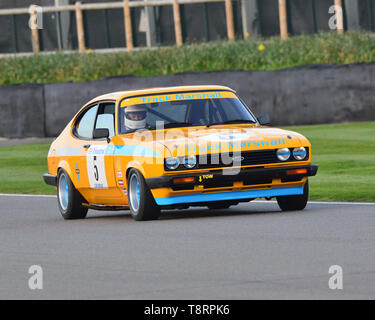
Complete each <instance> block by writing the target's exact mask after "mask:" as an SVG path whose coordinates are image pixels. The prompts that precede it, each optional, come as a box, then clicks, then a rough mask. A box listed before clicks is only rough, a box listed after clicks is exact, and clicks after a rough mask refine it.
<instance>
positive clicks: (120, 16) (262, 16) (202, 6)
mask: <svg viewBox="0 0 375 320" xmlns="http://www.w3.org/2000/svg"><path fill="white" fill-rule="evenodd" d="M121 2H122V1H121V0H120V1H117V4H120V5H121ZM130 2H133V1H130ZM136 2H139V1H136ZM146 2H147V0H146ZM153 2H156V1H153ZM159 2H160V1H159ZM161 2H163V0H162V1H161ZM180 2H181V1H180ZM187 2H189V0H187V1H186V0H185V1H184V2H182V4H180V6H179V8H180V20H181V33H182V41H183V43H186V44H189V43H201V42H208V41H215V40H224V39H227V38H228V34H227V25H226V5H225V1H220V0H218V1H217V2H214V1H212V0H207V2H205V3H189V4H188V3H187ZM285 2H286V16H287V21H286V23H287V28H288V33H289V34H290V35H300V34H314V33H317V32H322V31H329V30H330V28H329V25H328V21H329V19H330V17H331V16H332V14H330V13H329V9H330V7H331V6H332V5H333V4H334V1H333V0H286V1H285ZM75 3H76V1H75V0H33V1H27V0H1V1H0V11H1V9H13V8H14V9H20V8H28V7H29V6H30V5H31V4H35V5H38V6H66V5H74V4H75ZM87 3H90V4H91V3H92V4H94V3H107V7H108V8H103V9H99V8H95V9H90V10H85V9H83V10H82V16H83V28H84V42H85V46H86V48H91V49H105V48H107V49H108V48H124V47H126V41H125V28H124V10H123V8H121V7H118V8H110V7H111V4H113V3H114V2H113V1H105V0H89V1H82V4H87ZM164 3H165V1H164ZM341 3H342V8H343V23H344V29H345V30H359V29H362V30H369V31H375V23H374V20H375V19H374V17H375V3H374V1H373V0H342V1H341ZM171 4H172V2H171V1H170V4H169V5H162V6H161V5H158V6H154V7H146V8H145V7H132V8H131V10H130V12H131V27H132V30H131V34H132V39H133V45H134V47H155V46H171V45H174V44H175V43H176V40H175V31H174V16H173V6H172V5H171ZM232 7H233V9H232V11H233V28H234V30H233V31H234V35H235V38H236V39H240V38H245V39H247V38H252V37H259V36H262V37H269V36H275V35H279V34H280V23H279V2H278V1H277V0H234V1H232ZM29 18H30V15H29V13H27V12H26V13H22V11H19V10H18V11H17V10H14V11H11V10H9V11H8V12H4V13H3V14H1V13H0V30H1V33H0V53H17V52H32V51H33V46H32V40H31V37H30V29H29V28H28V20H29ZM38 33H39V46H40V50H41V51H54V50H76V49H77V48H78V39H77V25H76V17H75V11H74V8H73V10H72V11H63V12H46V13H43V29H40V30H39V31H38Z"/></svg>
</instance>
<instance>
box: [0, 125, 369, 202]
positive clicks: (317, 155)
mask: <svg viewBox="0 0 375 320" xmlns="http://www.w3.org/2000/svg"><path fill="white" fill-rule="evenodd" d="M288 129H291V130H295V131H297V132H300V133H301V134H303V135H305V136H306V137H307V138H308V139H309V140H310V142H311V143H312V153H313V156H312V161H313V163H315V164H318V165H319V171H318V174H317V176H316V177H312V178H311V179H310V199H313V200H324V201H328V200H331V201H375V137H374V133H375V122H358V123H347V124H334V125H313V126H298V127H288ZM48 149H49V143H41V144H30V145H22V146H14V147H0V192H5V193H46V194H54V193H55V190H54V188H52V187H50V186H47V185H45V184H44V182H43V180H42V177H41V176H42V174H43V173H45V172H47V165H46V156H47V152H48Z"/></svg>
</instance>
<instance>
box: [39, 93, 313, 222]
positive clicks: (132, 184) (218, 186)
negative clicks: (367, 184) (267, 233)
mask: <svg viewBox="0 0 375 320" xmlns="http://www.w3.org/2000/svg"><path fill="white" fill-rule="evenodd" d="M268 125H269V119H268V116H261V117H259V118H258V119H257V118H256V117H255V116H254V115H253V113H252V112H251V110H250V109H249V108H248V107H247V106H246V105H245V104H244V103H243V102H242V101H241V100H240V99H239V98H238V97H237V95H236V93H235V91H233V90H232V89H230V88H227V87H222V86H187V87H170V88H154V89H144V90H135V91H122V92H115V93H110V94H106V95H103V96H100V97H97V98H95V99H93V100H92V101H90V102H89V103H87V104H86V105H85V106H84V107H83V108H82V109H81V110H80V111H79V112H78V113H77V114H76V116H75V117H74V118H73V119H72V120H71V121H70V123H69V124H68V125H67V126H66V127H65V129H64V130H63V131H62V133H61V134H60V135H59V137H57V139H56V140H55V141H54V142H53V143H52V144H51V147H50V150H49V153H48V171H49V172H48V173H47V174H44V175H43V178H44V181H45V182H46V183H47V184H49V185H52V186H55V187H57V200H58V207H59V210H60V212H61V214H62V216H63V217H64V218H65V219H80V218H84V217H85V216H86V214H87V211H88V209H89V208H91V209H99V210H100V209H102V210H128V209H130V213H131V215H132V216H133V218H134V219H135V220H151V219H157V218H158V217H159V215H160V210H161V209H173V208H179V209H184V208H188V207H190V206H207V207H208V208H210V209H224V208H229V207H230V206H232V205H236V204H238V203H240V202H247V201H251V200H254V199H256V198H266V199H270V198H273V197H276V199H277V202H278V204H279V206H280V208H281V209H282V210H302V209H304V208H305V206H306V203H307V201H308V194H309V185H308V177H309V176H314V175H315V174H316V172H317V166H316V165H312V164H311V145H310V143H309V141H308V140H307V139H306V138H305V137H304V136H302V135H300V134H298V133H295V132H292V131H287V130H282V129H277V128H273V127H270V126H268Z"/></svg>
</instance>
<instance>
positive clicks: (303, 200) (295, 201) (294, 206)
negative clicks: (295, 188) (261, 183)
mask: <svg viewBox="0 0 375 320" xmlns="http://www.w3.org/2000/svg"><path fill="white" fill-rule="evenodd" d="M276 199H277V203H278V205H279V207H280V209H281V210H283V211H297V210H303V209H305V207H306V204H307V201H308V200H309V181H306V183H305V185H304V187H303V194H301V195H296V196H282V197H277V198H276Z"/></svg>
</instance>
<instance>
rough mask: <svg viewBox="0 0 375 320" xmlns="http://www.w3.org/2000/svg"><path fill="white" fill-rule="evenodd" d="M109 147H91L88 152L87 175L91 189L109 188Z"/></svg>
mask: <svg viewBox="0 0 375 320" xmlns="http://www.w3.org/2000/svg"><path fill="white" fill-rule="evenodd" d="M106 149H107V146H100V145H98V146H91V147H90V148H89V149H88V150H87V156H86V161H87V173H88V176H89V182H90V187H91V188H93V189H106V188H108V183H107V176H106V173H105V160H104V155H105V154H106Z"/></svg>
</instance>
